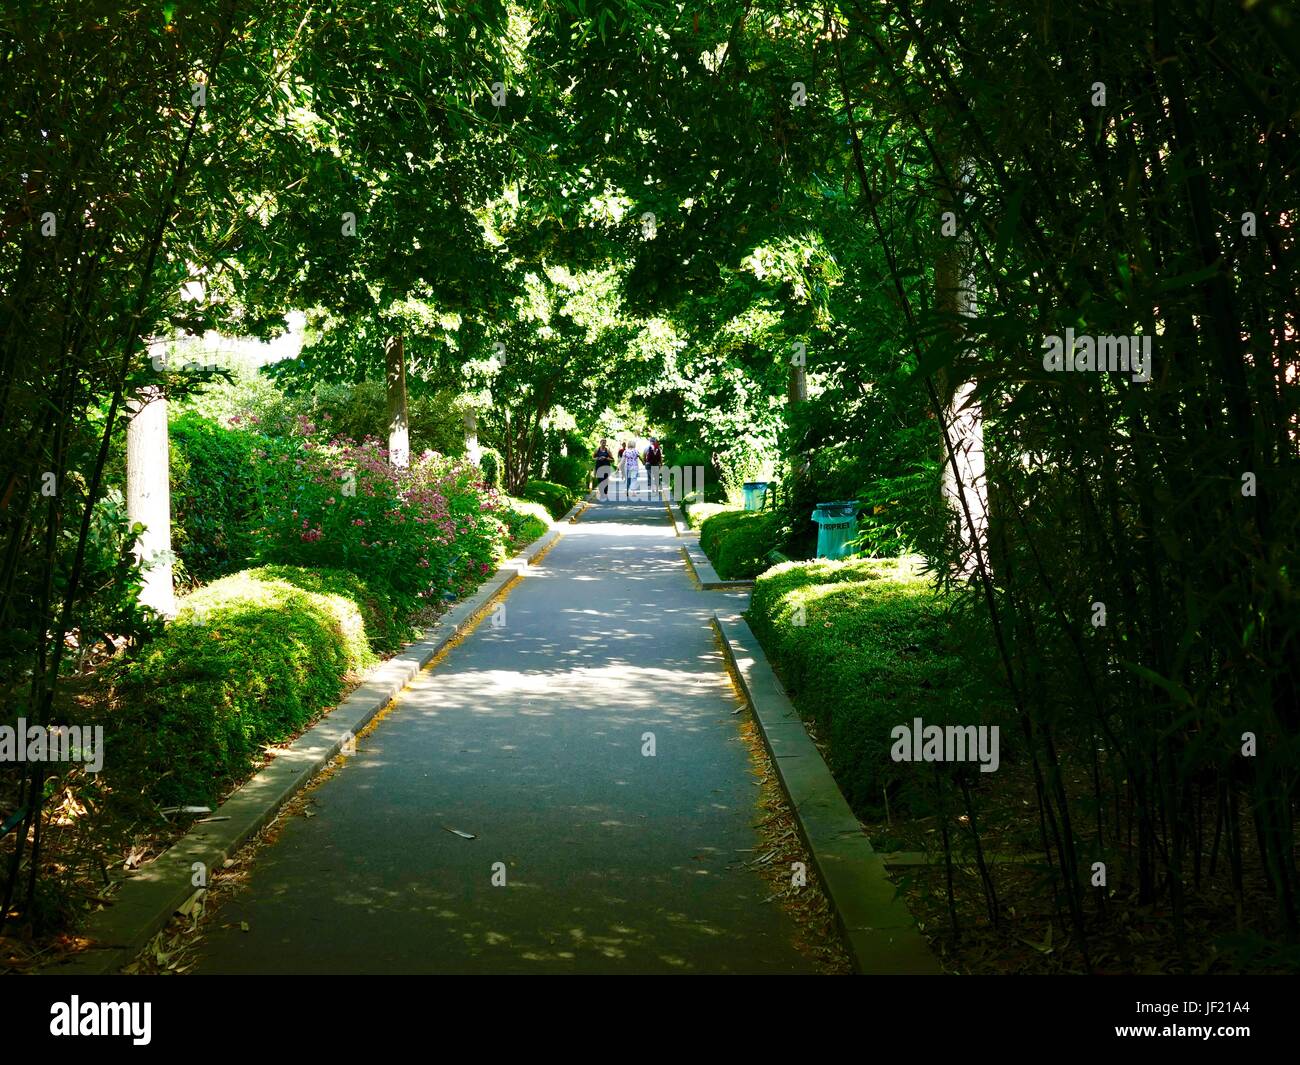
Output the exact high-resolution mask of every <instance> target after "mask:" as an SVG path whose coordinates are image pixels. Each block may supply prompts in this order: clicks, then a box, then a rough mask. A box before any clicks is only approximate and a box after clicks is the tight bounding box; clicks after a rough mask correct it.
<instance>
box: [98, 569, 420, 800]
mask: <svg viewBox="0 0 1300 1065" xmlns="http://www.w3.org/2000/svg"><path fill="white" fill-rule="evenodd" d="M180 608H181V609H180V613H179V614H178V616H177V618H176V620H175V621H174V622H173V623H172V624H171V625H170V626H169V627H168V628H167V630H166V631H165V632H164V633H163V634H162V635H161V636H160V637H158V638H157V639H156V640H154V641H152V642H151V643H149V644H148V645H147V646H146V647H145V648H144V649H143V650H142V652H141V653H140V655H139V656H137V657H136V658H134V659H132V660H130V661H127V662H124V663H123V664H122V665H120V666H117V667H116V668H115V669H114V671H113V674H112V675H111V678H110V684H111V692H110V694H111V701H112V703H113V705H114V707H115V709H114V711H113V713H112V715H111V717H110V722H111V729H112V740H111V741H110V742H111V746H109V748H108V749H109V750H110V752H113V753H114V755H115V758H114V762H115V763H117V764H118V765H119V766H121V767H122V768H123V769H126V770H129V769H130V768H131V767H132V766H134V768H135V770H136V772H135V773H134V774H132V775H133V776H134V777H135V778H137V779H139V780H142V781H144V782H145V783H144V788H145V790H146V792H147V794H148V795H149V796H150V797H151V798H153V799H154V800H155V801H157V802H158V803H160V804H188V803H211V802H213V801H214V800H215V799H217V797H218V796H219V795H220V794H221V792H222V791H223V790H224V789H225V788H227V787H228V786H230V785H231V784H233V783H236V782H237V781H239V780H240V779H242V778H243V777H244V776H246V775H247V774H248V772H249V771H250V770H251V769H252V768H253V766H254V764H255V763H256V760H257V759H258V756H259V755H260V753H261V748H262V746H263V745H265V744H269V743H276V742H279V741H281V740H284V739H286V738H287V737H289V736H291V735H293V734H294V733H295V732H297V731H298V730H300V729H301V728H303V727H304V726H306V725H307V724H309V723H310V722H311V721H312V720H313V719H314V718H315V717H316V716H317V715H318V714H320V713H321V711H323V710H325V709H327V708H329V707H331V706H334V705H335V704H336V703H337V702H338V701H339V698H340V697H341V696H342V694H343V692H344V690H345V689H346V687H347V685H348V681H349V679H351V677H352V676H353V675H355V674H359V673H360V672H361V671H363V670H365V669H366V668H368V667H369V666H371V665H373V664H374V663H375V662H376V661H377V660H378V659H377V656H376V654H375V650H374V646H372V645H377V646H380V647H384V646H392V645H393V643H394V641H396V640H399V639H400V637H401V636H402V635H405V634H404V633H403V632H402V631H401V627H400V625H399V623H398V621H397V614H396V610H395V609H394V608H393V607H392V606H391V605H390V604H388V603H387V602H386V601H384V600H383V599H381V598H379V597H376V596H375V595H373V594H372V593H371V592H370V591H369V590H368V589H367V588H366V587H365V586H364V585H363V584H362V582H361V581H360V579H359V578H357V577H356V576H354V575H353V574H350V573H345V572H341V571H331V570H303V569H297V568H295V567H291V566H265V567H262V568H260V569H252V570H245V571H244V572H242V573H236V574H233V575H231V576H229V577H225V578H223V579H221V580H219V581H216V582H214V583H212V584H210V585H207V586H206V587H204V588H201V589H199V590H198V591H196V592H193V593H192V594H190V595H188V596H186V597H185V598H184V599H183V600H182V601H181V603H180Z"/></svg>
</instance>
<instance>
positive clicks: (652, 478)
mask: <svg viewBox="0 0 1300 1065" xmlns="http://www.w3.org/2000/svg"><path fill="white" fill-rule="evenodd" d="M663 464H664V449H663V448H661V447H660V446H659V441H658V439H657V438H655V437H651V438H650V446H649V447H648V448H646V449H645V475H646V481H647V482H648V486H649V487H648V491H650V492H653V493H654V494H655V495H658V494H659V471H660V469H661V468H662V467H663Z"/></svg>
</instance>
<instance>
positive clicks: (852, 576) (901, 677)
mask: <svg viewBox="0 0 1300 1065" xmlns="http://www.w3.org/2000/svg"><path fill="white" fill-rule="evenodd" d="M746 617H747V619H748V621H749V624H750V626H751V628H752V629H753V630H754V634H755V635H756V636H757V637H758V638H759V641H760V642H761V643H762V644H763V648H764V650H765V651H766V652H767V655H768V657H769V658H770V659H771V661H772V663H773V665H774V666H775V667H776V668H777V670H778V671H779V673H780V675H781V679H782V681H783V682H784V684H785V687H786V689H787V691H788V692H789V693H790V694H791V697H792V698H793V699H794V702H795V705H796V707H797V708H798V710H799V712H800V714H801V715H802V716H804V717H805V718H808V719H809V720H812V721H814V722H816V723H817V725H818V726H819V728H820V732H821V735H822V736H823V737H824V738H825V739H826V740H827V741H828V743H829V760H830V765H831V769H832V771H833V772H834V774H835V778H836V780H837V782H838V783H839V785H840V788H841V790H842V791H843V792H844V794H845V797H846V798H847V799H848V800H849V803H850V805H851V806H852V807H853V808H854V810H855V812H857V813H858V815H859V816H861V817H870V816H874V815H875V814H876V813H877V812H878V807H879V806H880V804H881V803H882V792H883V789H884V788H886V787H890V788H891V790H892V789H893V788H894V787H896V786H897V785H899V784H900V783H903V782H906V783H907V784H908V785H909V787H910V786H911V785H913V784H917V783H918V777H917V769H916V767H915V766H913V765H909V764H906V763H895V762H893V761H892V760H891V759H890V745H891V739H890V729H891V728H893V727H894V726H895V725H897V724H907V725H909V726H910V725H911V724H912V721H913V719H914V718H917V717H920V718H921V719H922V720H923V721H925V722H926V723H942V724H944V725H949V724H953V725H955V724H978V723H981V722H982V721H983V720H984V718H983V716H982V713H983V711H982V707H984V706H985V705H987V699H986V697H985V693H984V692H983V689H982V688H981V687H980V684H981V681H980V678H979V677H978V675H977V671H975V670H973V669H972V662H971V660H970V654H971V651H970V646H969V644H970V641H969V639H960V638H959V635H958V634H955V633H954V632H953V630H952V624H951V618H950V617H949V615H948V613H947V610H946V607H945V603H944V600H943V599H942V598H941V597H939V596H937V595H936V594H935V590H934V587H933V582H931V581H930V580H928V579H927V578H926V577H924V576H922V575H921V574H919V573H916V572H913V571H912V570H911V569H910V568H909V566H908V564H907V562H906V561H903V562H898V561H881V560H875V559H866V560H859V561H852V562H829V561H814V562H786V563H782V564H781V565H779V566H776V567H775V568H773V569H770V570H768V571H767V572H766V573H764V574H763V575H762V576H761V577H759V578H758V580H757V582H756V583H755V585H754V591H753V594H752V596H751V598H750V606H749V611H748V613H747V615H746ZM985 657H987V656H985ZM925 783H926V782H925V781H920V782H919V784H920V786H924V785H925ZM902 798H903V800H904V801H906V798H907V789H904V792H903V796H902Z"/></svg>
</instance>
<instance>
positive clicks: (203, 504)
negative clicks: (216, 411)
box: [169, 411, 263, 582]
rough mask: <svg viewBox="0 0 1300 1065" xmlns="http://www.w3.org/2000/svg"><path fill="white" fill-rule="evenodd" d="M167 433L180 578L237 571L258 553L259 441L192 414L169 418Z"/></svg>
mask: <svg viewBox="0 0 1300 1065" xmlns="http://www.w3.org/2000/svg"><path fill="white" fill-rule="evenodd" d="M169 433H170V437H171V499H172V550H173V552H174V553H175V554H176V556H177V559H178V562H179V563H180V565H181V567H183V574H178V575H177V576H178V580H183V579H184V578H186V577H188V578H190V579H192V580H194V581H200V582H202V581H210V580H214V579H216V578H217V577H220V576H224V575H225V574H227V573H232V572H234V571H235V570H238V569H241V568H242V567H244V566H245V565H247V563H248V560H249V559H250V558H252V557H253V555H254V553H255V551H256V545H257V540H256V538H255V537H254V535H253V530H254V529H255V528H256V527H257V526H258V525H259V524H260V517H261V513H262V505H263V501H262V485H261V482H260V480H259V478H258V476H257V468H256V457H255V451H256V449H257V446H258V443H257V437H256V436H255V435H254V434H252V433H249V432H246V431H244V430H241V429H237V428H227V427H225V426H223V425H221V424H219V423H218V422H215V421H212V420H209V419H208V418H204V417H202V416H201V415H199V414H198V413H197V412H194V411H187V412H185V413H182V414H181V415H180V416H179V417H176V418H173V419H172V421H171V425H170V426H169Z"/></svg>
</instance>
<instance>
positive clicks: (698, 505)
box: [686, 500, 736, 529]
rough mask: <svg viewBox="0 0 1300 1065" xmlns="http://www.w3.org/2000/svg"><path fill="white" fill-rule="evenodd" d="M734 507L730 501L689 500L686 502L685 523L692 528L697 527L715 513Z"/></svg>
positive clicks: (730, 509) (731, 509)
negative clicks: (706, 501) (705, 501)
mask: <svg viewBox="0 0 1300 1065" xmlns="http://www.w3.org/2000/svg"><path fill="white" fill-rule="evenodd" d="M735 509H736V508H735V507H733V506H732V505H731V504H730V503H704V502H700V501H698V500H691V501H689V502H688V503H687V504H686V524H687V525H689V526H690V527H691V528H692V529H699V527H700V526H701V525H703V524H704V523H705V522H706V521H708V520H709V519H710V518H711V517H713V516H714V515H715V514H723V513H726V512H728V511H734V510H735Z"/></svg>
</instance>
